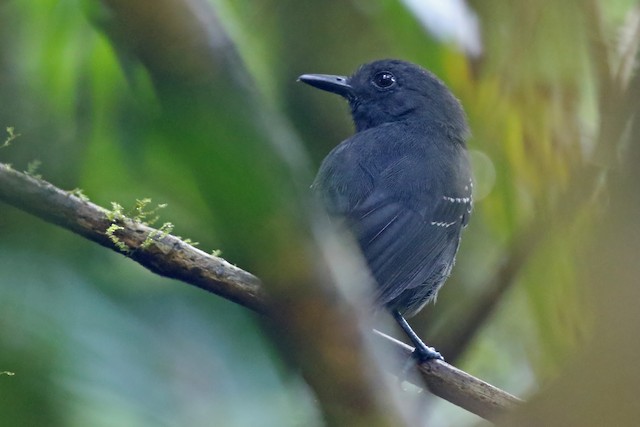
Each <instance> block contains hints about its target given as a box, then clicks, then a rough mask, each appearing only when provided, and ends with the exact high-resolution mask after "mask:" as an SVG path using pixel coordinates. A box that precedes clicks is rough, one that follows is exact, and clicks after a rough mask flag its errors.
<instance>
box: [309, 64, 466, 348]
mask: <svg viewBox="0 0 640 427" xmlns="http://www.w3.org/2000/svg"><path fill="white" fill-rule="evenodd" d="M299 80H300V81H302V82H304V83H307V84H309V85H311V86H314V87H316V88H319V89H322V90H325V91H329V92H333V93H336V94H338V95H341V96H343V97H344V98H346V99H347V101H348V102H349V105H350V107H351V113H352V116H353V121H354V123H355V127H356V133H355V134H354V135H353V136H352V137H350V138H348V139H347V140H345V141H343V142H342V143H341V144H340V145H338V146H337V147H336V148H334V149H333V151H331V153H329V155H328V156H327V157H326V158H325V159H324V161H323V162H322V166H321V167H320V170H319V172H318V175H317V177H316V179H315V181H314V183H313V186H312V188H313V189H314V191H315V193H316V194H317V195H318V196H319V198H320V200H321V201H322V203H323V204H324V207H325V208H326V210H327V212H328V213H329V215H331V216H332V217H334V218H338V219H340V220H341V221H344V222H345V223H346V225H347V227H348V228H349V229H350V230H351V232H352V233H353V235H354V236H355V238H356V239H357V241H358V244H359V245H360V248H361V250H362V253H363V255H364V257H365V259H366V261H367V263H368V265H369V268H370V269H371V273H372V275H373V277H374V279H375V280H376V282H377V290H376V295H375V302H376V304H377V305H378V306H380V307H387V308H388V309H389V310H390V311H391V313H392V314H393V316H394V318H395V319H396V320H397V321H398V323H399V324H400V326H401V327H402V328H403V330H404V331H405V332H406V333H407V335H408V336H409V338H410V339H411V341H412V342H413V344H414V346H415V348H416V351H415V353H414V354H415V355H416V357H417V358H418V359H420V360H427V359H432V358H441V356H440V354H439V353H438V352H436V351H435V350H434V349H433V348H431V347H427V346H426V345H425V344H424V343H423V342H422V341H421V340H420V338H419V337H418V336H417V335H416V334H415V332H413V330H412V329H411V327H410V326H409V324H408V323H407V321H406V320H405V317H411V316H413V315H414V314H416V313H417V312H418V311H420V310H421V309H422V308H423V307H424V306H425V304H427V303H428V302H429V301H431V300H434V299H435V297H436V294H437V293H438V290H439V289H440V287H441V286H442V284H443V283H444V282H445V280H446V279H447V277H448V276H449V274H450V273H451V268H452V267H453V264H454V262H455V257H456V252H457V251H458V246H459V244H460V234H461V231H462V228H463V227H465V226H466V225H467V222H468V221H469V216H470V214H471V209H472V205H473V200H472V189H473V184H472V180H471V169H470V166H469V161H468V157H467V150H466V146H465V139H466V138H467V136H468V133H469V132H468V128H467V123H466V118H465V114H464V111H463V110H462V107H461V105H460V102H459V101H458V100H457V99H456V98H455V97H454V96H453V95H452V94H451V92H450V91H449V89H447V87H446V86H445V85H444V83H442V81H440V80H439V79H438V78H436V77H435V76H434V75H433V74H431V73H430V72H428V71H426V70H424V69H422V68H420V67H419V66H417V65H414V64H411V63H409V62H405V61H400V60H382V61H375V62H372V63H369V64H365V65H363V66H361V67H360V68H359V69H358V70H357V71H356V72H355V73H354V74H353V75H352V76H351V77H343V76H332V75H325V74H304V75H302V76H300V78H299Z"/></svg>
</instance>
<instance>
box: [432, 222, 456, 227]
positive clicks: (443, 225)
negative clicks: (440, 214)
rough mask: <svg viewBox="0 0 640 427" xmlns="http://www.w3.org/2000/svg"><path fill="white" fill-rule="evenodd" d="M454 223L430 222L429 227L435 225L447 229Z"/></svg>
mask: <svg viewBox="0 0 640 427" xmlns="http://www.w3.org/2000/svg"><path fill="white" fill-rule="evenodd" d="M455 223H456V222H455V221H453V222H440V221H431V225H435V226H436V227H444V228H449V227H451V226H452V225H453V224H455Z"/></svg>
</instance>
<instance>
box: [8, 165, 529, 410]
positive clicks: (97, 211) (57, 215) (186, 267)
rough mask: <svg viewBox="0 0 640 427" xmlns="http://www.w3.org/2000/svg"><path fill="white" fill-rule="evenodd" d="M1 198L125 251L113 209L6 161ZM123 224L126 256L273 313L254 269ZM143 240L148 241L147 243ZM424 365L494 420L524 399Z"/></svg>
mask: <svg viewBox="0 0 640 427" xmlns="http://www.w3.org/2000/svg"><path fill="white" fill-rule="evenodd" d="M0 200H1V201H3V202H6V203H8V204H10V205H12V206H15V207H16V208H18V209H21V210H23V211H25V212H28V213H30V214H32V215H34V216H36V217H38V218H40V219H43V220H44V221H47V222H50V223H53V224H56V225H59V226H60V227H62V228H65V229H67V230H69V231H72V232H74V233H76V234H78V235H80V236H82V237H85V238H87V239H89V240H91V241H94V242H96V243H98V244H100V245H102V246H104V247H107V248H110V249H112V250H115V251H120V249H118V248H117V247H116V245H115V244H114V243H113V241H112V240H111V239H110V238H109V236H108V235H107V234H106V233H105V231H106V230H107V228H109V227H110V226H111V225H112V224H113V221H111V220H110V219H109V218H108V216H107V214H108V212H109V211H108V210H106V209H104V208H102V207H100V206H98V205H96V204H94V203H91V202H89V201H87V200H84V199H82V198H80V197H77V196H75V195H74V194H73V193H71V192H67V191H64V190H61V189H59V188H58V187H55V186H54V185H52V184H50V183H48V182H46V181H43V180H40V179H36V178H34V177H31V176H29V175H26V174H24V173H21V172H18V171H15V170H13V169H12V168H10V167H9V166H7V165H4V164H1V163H0ZM117 225H118V226H120V227H122V228H121V229H119V230H118V231H117V232H116V235H117V237H118V239H119V242H121V243H124V244H125V245H126V246H127V247H128V248H129V251H128V252H127V254H126V255H127V256H128V257H129V258H131V259H132V260H134V261H136V262H137V263H139V264H140V265H142V266H144V267H146V268H147V269H149V270H151V271H152V272H154V273H156V274H159V275H161V276H165V277H170V278H173V279H177V280H180V281H182V282H184V283H186V284H189V285H192V286H197V287H199V288H201V289H204V290H205V291H207V292H211V293H213V294H216V295H218V296H220V297H222V298H225V299H228V300H231V301H233V302H236V303H238V304H240V305H242V306H244V307H246V308H249V309H251V310H253V311H256V312H259V313H262V314H268V305H269V304H268V300H267V297H266V294H265V292H264V290H263V288H262V286H261V283H260V280H259V279H258V278H256V277H255V276H254V275H252V274H251V273H248V272H246V271H244V270H242V269H240V268H238V267H235V266H233V265H231V264H229V263H228V262H226V261H225V260H223V259H221V258H218V257H215V256H213V255H208V254H206V253H205V252H203V251H201V250H199V249H196V248H194V247H193V246H191V245H189V244H187V243H185V242H183V241H182V240H180V239H178V238H177V237H175V236H171V235H162V233H159V232H158V230H156V229H154V228H152V227H148V226H146V225H143V224H141V223H139V222H136V221H134V220H131V219H124V220H118V221H117ZM149 236H156V237H151V240H152V243H151V244H150V245H147V244H146V242H147V239H148V238H149ZM143 243H145V245H144V246H141V245H143ZM143 248H144V249H143ZM377 336H379V337H380V340H381V342H383V343H384V345H385V347H386V348H388V349H389V350H390V351H394V352H398V353H399V354H402V355H404V356H405V357H406V356H407V355H409V354H410V352H411V351H412V348H411V347H409V346H407V345H406V344H403V343H401V342H399V341H396V340H394V339H393V338H390V337H388V336H386V335H383V334H380V333H378V334H377ZM419 370H420V373H421V375H422V377H423V379H424V381H425V383H426V385H427V388H429V390H431V391H432V392H433V393H434V394H436V395H437V396H440V397H442V398H443V399H446V400H448V401H450V402H452V403H454V404H455V405H458V406H460V407H462V408H464V409H466V410H468V411H470V412H473V413H475V414H477V415H479V416H481V417H483V418H486V419H489V420H495V419H496V418H498V417H499V416H500V415H501V414H502V413H504V412H505V411H508V410H510V409H513V408H514V407H516V406H517V405H518V403H520V400H519V399H517V398H516V397H514V396H512V395H511V394H509V393H507V392H505V391H503V390H500V389H498V388H496V387H493V386H491V385H490V384H487V383H486V382H484V381H481V380H479V379H478V378H475V377H473V376H471V375H469V374H467V373H465V372H463V371H460V370H458V369H456V368H455V367H453V366H451V365H449V364H447V363H444V362H442V361H439V360H438V361H435V360H433V361H428V362H425V363H422V364H421V366H420V367H419Z"/></svg>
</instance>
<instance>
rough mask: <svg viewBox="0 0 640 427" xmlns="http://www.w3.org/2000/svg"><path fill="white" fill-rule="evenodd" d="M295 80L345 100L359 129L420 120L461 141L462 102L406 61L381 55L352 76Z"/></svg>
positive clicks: (308, 76) (464, 128)
mask: <svg viewBox="0 0 640 427" xmlns="http://www.w3.org/2000/svg"><path fill="white" fill-rule="evenodd" d="M298 80H300V81H302V82H304V83H307V84H309V85H311V86H314V87H316V88H318V89H322V90H326V91H328V92H333V93H336V94H338V95H341V96H343V97H344V98H346V99H347V100H348V101H349V105H350V106H351V113H352V115H353V121H354V122H355V125H356V130H357V131H362V130H365V129H369V128H372V127H376V126H380V125H382V124H385V123H390V122H397V121H403V120H420V121H423V122H425V124H431V125H435V126H442V127H444V128H445V129H446V131H447V132H448V133H450V134H451V135H452V136H454V137H455V138H456V139H461V140H463V139H465V137H466V134H467V124H466V119H465V115H464V112H463V110H462V107H461V106H460V102H458V100H457V99H456V97H455V96H453V94H452V93H451V92H450V91H449V89H448V88H447V87H446V86H445V85H444V83H443V82H442V81H441V80H440V79H438V78H437V77H436V76H434V75H433V74H431V73H430V72H429V71H427V70H425V69H423V68H421V67H419V66H417V65H415V64H412V63H410V62H406V61H401V60H397V59H385V60H380V61H375V62H371V63H368V64H365V65H363V66H361V67H360V68H359V69H358V70H357V71H356V72H355V73H354V74H353V75H352V76H351V77H344V76H333V75H327V74H303V75H302V76H300V77H299V78H298Z"/></svg>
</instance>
